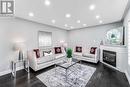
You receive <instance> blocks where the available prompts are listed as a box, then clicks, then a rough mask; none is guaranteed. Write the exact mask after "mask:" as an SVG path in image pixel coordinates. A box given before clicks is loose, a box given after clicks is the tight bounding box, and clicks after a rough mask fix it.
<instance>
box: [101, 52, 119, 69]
mask: <svg viewBox="0 0 130 87" xmlns="http://www.w3.org/2000/svg"><path fill="white" fill-rule="evenodd" d="M103 62H105V63H107V64H110V65H112V66H114V67H116V52H113V51H107V50H103Z"/></svg>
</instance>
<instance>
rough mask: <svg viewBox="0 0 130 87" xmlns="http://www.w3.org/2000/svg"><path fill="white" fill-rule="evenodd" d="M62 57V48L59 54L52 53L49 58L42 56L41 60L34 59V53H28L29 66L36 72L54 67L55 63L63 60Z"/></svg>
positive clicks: (63, 51) (64, 53) (63, 53)
mask: <svg viewBox="0 0 130 87" xmlns="http://www.w3.org/2000/svg"><path fill="white" fill-rule="evenodd" d="M64 56H66V52H65V50H64V49H63V48H62V53H61V54H54V53H53V54H52V55H50V56H44V57H41V58H36V54H35V52H34V51H29V52H28V59H29V64H30V67H31V68H32V69H33V70H34V71H38V70H40V69H43V68H46V67H48V66H51V65H54V64H55V63H58V62H61V61H62V60H63V58H64Z"/></svg>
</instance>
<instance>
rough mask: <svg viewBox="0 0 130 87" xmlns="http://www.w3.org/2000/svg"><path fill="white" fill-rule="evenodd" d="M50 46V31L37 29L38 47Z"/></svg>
mask: <svg viewBox="0 0 130 87" xmlns="http://www.w3.org/2000/svg"><path fill="white" fill-rule="evenodd" d="M50 46H52V33H51V32H44V31H39V47H50Z"/></svg>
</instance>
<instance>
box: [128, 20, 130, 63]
mask: <svg viewBox="0 0 130 87" xmlns="http://www.w3.org/2000/svg"><path fill="white" fill-rule="evenodd" d="M128 63H129V65H130V21H129V22H128Z"/></svg>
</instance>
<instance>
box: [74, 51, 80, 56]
mask: <svg viewBox="0 0 130 87" xmlns="http://www.w3.org/2000/svg"><path fill="white" fill-rule="evenodd" d="M73 55H74V56H82V53H79V52H74V53H73Z"/></svg>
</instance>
